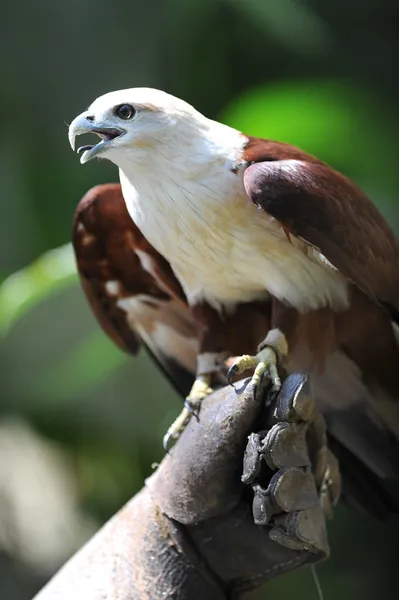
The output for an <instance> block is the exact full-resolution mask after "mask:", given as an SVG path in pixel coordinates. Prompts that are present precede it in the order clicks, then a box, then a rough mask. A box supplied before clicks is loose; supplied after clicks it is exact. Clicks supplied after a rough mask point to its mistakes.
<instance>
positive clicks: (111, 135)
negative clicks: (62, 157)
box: [68, 112, 125, 165]
mask: <svg viewBox="0 0 399 600" xmlns="http://www.w3.org/2000/svg"><path fill="white" fill-rule="evenodd" d="M88 117H89V114H88V113H86V112H85V113H82V114H81V115H78V116H77V117H76V119H74V120H73V121H72V123H71V124H70V126H69V131H68V138H69V143H70V145H71V148H72V150H75V139H76V137H77V136H78V135H83V134H84V133H95V134H96V135H98V136H99V137H100V138H101V139H100V141H99V142H98V143H97V144H90V145H86V146H80V147H79V148H78V149H77V153H78V154H80V155H81V156H80V162H81V164H82V165H83V164H84V163H87V162H89V160H91V159H92V158H94V157H95V156H98V155H99V154H101V153H102V152H103V151H104V150H106V149H107V148H109V147H110V145H112V143H113V141H114V140H115V139H117V138H119V137H121V136H122V135H123V134H124V133H125V130H124V129H119V128H117V127H108V126H107V125H106V124H105V123H96V122H95V121H93V120H92V118H88Z"/></svg>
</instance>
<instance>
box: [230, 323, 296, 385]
mask: <svg viewBox="0 0 399 600" xmlns="http://www.w3.org/2000/svg"><path fill="white" fill-rule="evenodd" d="M287 354H288V343H287V339H286V337H285V335H284V334H283V333H282V332H281V331H280V329H272V330H270V331H269V333H268V334H267V336H266V338H265V339H264V340H263V342H261V343H260V344H259V346H258V352H257V353H256V354H255V355H254V356H251V355H248V354H244V355H243V356H239V357H237V358H236V359H235V361H234V363H233V364H232V366H231V367H230V369H229V371H228V373H227V380H228V382H229V383H230V384H231V382H232V379H233V377H234V376H235V375H239V374H241V373H244V371H246V370H247V369H254V374H253V375H252V380H251V383H252V386H253V387H254V390H255V391H256V390H257V388H258V387H259V384H260V382H261V379H262V377H263V375H264V374H265V373H267V375H268V377H269V378H270V380H271V382H272V385H273V390H274V391H276V392H277V391H278V390H279V389H280V388H281V379H280V376H279V374H278V365H279V363H280V362H281V361H282V360H283V359H284V358H285V357H286V356H287Z"/></svg>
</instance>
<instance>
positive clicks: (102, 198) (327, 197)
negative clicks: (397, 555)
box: [69, 88, 399, 514]
mask: <svg viewBox="0 0 399 600" xmlns="http://www.w3.org/2000/svg"><path fill="white" fill-rule="evenodd" d="M86 133H94V134H97V136H99V138H100V140H99V142H98V143H96V144H95V145H94V144H91V145H86V146H83V147H80V148H79V149H78V153H79V154H80V161H81V163H86V162H88V161H90V160H91V159H92V158H94V157H100V158H105V159H108V160H110V161H112V162H113V163H114V164H115V165H116V166H117V167H118V168H119V177H120V185H119V184H109V185H102V186H97V187H96V188H93V189H92V190H91V191H89V192H88V193H87V194H86V196H85V197H84V198H83V199H82V201H81V202H80V204H79V206H78V209H77V212H76V216H75V224H74V231H73V245H74V249H75V253H76V257H77V266H78V271H79V273H80V277H81V280H82V285H83V288H84V290H85V292H86V295H87V297H88V299H89V302H90V303H91V306H92V308H93V310H94V312H95V314H96V316H97V318H98V320H99V321H100V323H101V325H102V327H103V328H104V330H105V331H106V333H108V335H110V336H111V338H112V339H113V340H114V341H115V342H116V343H117V344H118V345H119V346H121V347H122V348H124V349H125V350H127V351H129V352H132V353H134V352H135V351H136V350H137V348H138V346H139V344H140V343H143V344H144V345H145V346H147V348H148V349H149V350H150V352H151V354H152V355H153V356H154V357H155V359H156V360H157V362H158V363H159V364H160V365H161V366H162V368H163V369H164V371H165V372H166V373H167V374H168V375H169V376H170V377H171V379H172V380H173V382H174V383H175V385H176V386H177V388H178V389H179V390H180V391H181V393H183V394H185V395H186V404H185V408H184V410H183V412H182V414H181V415H180V417H179V418H178V419H177V420H176V421H175V423H174V424H173V425H172V427H171V428H170V429H169V431H168V433H167V436H166V441H168V440H169V438H171V437H172V438H176V437H177V436H178V435H179V433H180V431H181V430H182V429H183V428H184V426H185V424H186V423H187V421H188V419H189V418H190V415H191V414H192V413H194V414H197V412H198V407H199V405H200V402H201V400H202V399H203V398H204V397H205V396H206V395H207V394H209V393H210V392H211V391H212V386H213V385H215V384H216V383H221V382H226V377H227V380H231V379H232V377H233V376H237V375H239V374H242V373H243V372H245V371H247V370H248V369H252V370H253V384H254V385H255V386H256V385H257V384H258V383H259V380H260V378H261V376H262V375H263V374H264V373H266V374H267V375H268V376H269V377H270V379H271V382H272V384H273V386H274V388H275V389H278V388H279V385H280V380H279V374H278V369H277V367H278V366H279V365H282V366H284V368H285V369H286V370H287V371H288V372H293V371H306V372H308V373H309V374H310V375H311V380H312V384H313V389H314V394H315V397H316V401H317V403H318V406H319V408H320V409H321V411H322V412H323V414H324V416H325V418H326V421H327V426H328V434H329V436H330V444H331V447H332V449H333V450H334V451H335V452H336V454H337V456H338V458H339V459H340V466H341V470H342V473H343V477H344V486H345V487H346V490H347V494H348V496H350V497H351V498H352V500H353V501H354V502H356V503H357V504H361V505H362V506H364V507H366V508H368V509H369V510H371V511H373V512H374V513H380V514H382V513H385V512H387V511H388V512H391V511H395V512H396V511H399V376H398V369H399V268H398V267H399V243H398V241H397V240H396V238H395V235H394V234H393V232H392V231H391V229H390V228H389V226H388V224H387V223H386V221H385V220H384V218H383V217H382V215H381V214H380V213H379V211H378V210H377V209H376V207H375V206H374V205H373V203H372V202H371V201H370V200H369V199H368V198H367V196H366V195H365V194H364V193H363V192H362V191H361V190H360V189H359V188H358V187H357V186H356V185H355V184H354V183H352V182H351V181H350V180H349V179H347V178H346V177H345V176H344V175H342V174H340V173H339V172H337V171H335V170H334V169H332V168H331V167H329V166H328V165H327V164H325V163H323V162H322V161H320V160H318V159H317V158H315V157H313V156H311V155H309V154H307V153H305V152H303V151H302V150H300V149H298V148H295V147H293V146H290V145H288V144H284V143H280V142H276V141H272V140H267V139H260V138H255V137H251V136H249V135H245V134H244V133H242V132H240V131H237V130H236V129H233V128H231V127H228V126H226V125H224V124H222V123H218V122H216V121H213V120H211V119H208V118H206V117H205V116H203V115H202V114H201V113H199V112H198V111H197V110H195V109H194V108H193V107H192V106H190V105H189V104H187V103H186V102H184V101H183V100H180V99H178V98H175V97H174V96H171V95H169V94H166V93H165V92H162V91H159V90H155V89H150V88H133V89H126V90H119V91H115V92H110V93H107V94H105V95H103V96H101V97H99V98H97V99H96V100H95V101H94V102H93V103H92V104H91V106H90V107H89V108H88V109H87V110H86V111H84V112H83V113H82V114H80V115H79V116H77V117H76V118H75V119H74V120H73V122H72V123H71V125H70V127H69V140H70V144H71V146H72V148H73V149H74V148H75V138H76V136H78V135H80V134H86ZM226 365H228V366H229V367H230V368H229V370H228V371H227V368H226ZM226 371H227V373H226Z"/></svg>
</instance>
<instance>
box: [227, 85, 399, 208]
mask: <svg viewBox="0 0 399 600" xmlns="http://www.w3.org/2000/svg"><path fill="white" fill-rule="evenodd" d="M391 117H392V115H387V114H384V112H383V111H381V110H380V107H379V106H378V105H377V104H376V102H375V100H374V98H373V97H372V96H371V95H370V94H367V93H366V91H365V90H361V89H358V88H355V87H354V86H351V85H349V84H347V83H345V82H341V81H336V80H329V79H312V80H304V79H301V80H298V81H295V80H287V81H280V82H278V83H274V84H270V83H268V84H267V85H264V86H259V87H257V88H253V89H251V90H249V91H246V92H244V93H243V94H241V95H239V96H237V97H236V98H235V99H234V100H233V101H232V102H231V103H230V105H229V106H228V107H227V108H226V109H225V110H224V111H223V113H222V115H221V119H222V120H223V121H224V122H225V123H227V124H229V125H232V126H233V127H236V128H237V129H239V130H241V131H243V132H244V133H247V134H250V135H256V136H261V137H265V138H268V139H274V140H279V141H282V142H287V143H291V144H294V145H296V146H299V147H300V148H302V149H303V150H306V151H307V152H310V153H311V154H315V155H316V156H318V157H319V158H321V159H322V160H325V161H326V162H328V163H330V164H331V165H333V166H335V167H336V168H337V169H339V170H342V171H343V172H344V173H345V174H347V175H349V176H350V177H353V178H354V179H356V180H357V181H358V182H359V183H360V184H361V185H363V186H365V187H369V188H371V189H375V188H376V187H377V188H379V189H380V191H381V189H382V190H385V192H386V193H392V198H394V197H396V189H397V184H398V176H397V169H396V165H395V160H396V158H395V157H396V140H395V137H394V136H393V135H392V118H391ZM376 148H379V151H378V152H376ZM376 201H377V202H378V201H379V200H378V198H377V199H376Z"/></svg>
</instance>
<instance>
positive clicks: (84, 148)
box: [76, 144, 94, 154]
mask: <svg viewBox="0 0 399 600" xmlns="http://www.w3.org/2000/svg"><path fill="white" fill-rule="evenodd" d="M92 148H94V144H87V145H86V146H80V147H79V148H78V149H77V150H76V152H77V153H78V154H82V152H85V151H86V150H91V149H92Z"/></svg>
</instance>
